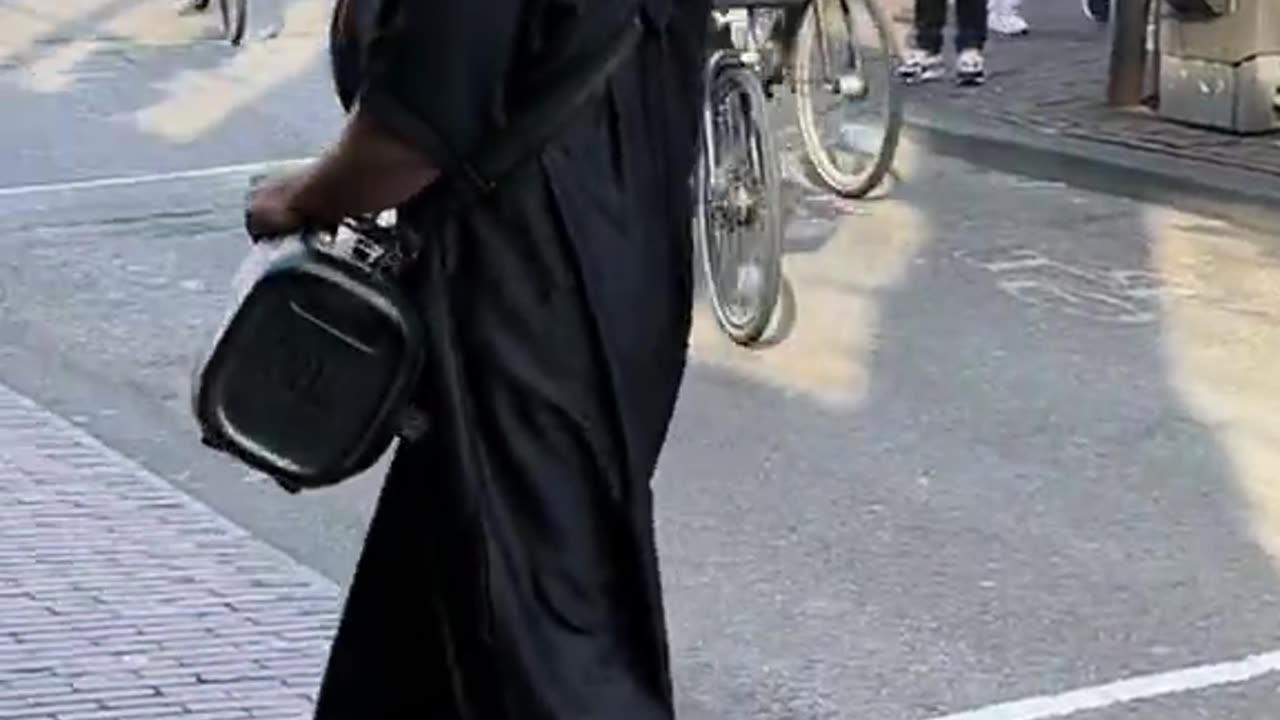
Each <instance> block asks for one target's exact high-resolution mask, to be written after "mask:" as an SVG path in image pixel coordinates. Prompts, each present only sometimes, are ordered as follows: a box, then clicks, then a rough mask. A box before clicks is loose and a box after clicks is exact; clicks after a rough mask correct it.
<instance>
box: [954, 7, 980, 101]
mask: <svg viewBox="0 0 1280 720" xmlns="http://www.w3.org/2000/svg"><path fill="white" fill-rule="evenodd" d="M986 44H987V0H956V82H958V83H960V84H961V85H981V84H982V83H983V82H984V81H985V80H986V79H987V70H986V62H985V60H984V58H983V55H982V51H983V48H985V47H986Z"/></svg>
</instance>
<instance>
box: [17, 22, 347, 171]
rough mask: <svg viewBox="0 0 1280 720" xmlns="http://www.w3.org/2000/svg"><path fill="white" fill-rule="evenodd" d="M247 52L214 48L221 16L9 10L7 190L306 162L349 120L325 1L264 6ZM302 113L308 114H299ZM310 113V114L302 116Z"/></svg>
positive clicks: (218, 43) (222, 46) (220, 45)
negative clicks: (334, 95)
mask: <svg viewBox="0 0 1280 720" xmlns="http://www.w3.org/2000/svg"><path fill="white" fill-rule="evenodd" d="M250 5H251V6H252V7H251V10H250V12H251V17H252V20H251V22H252V24H253V27H254V28H256V29H262V28H264V27H266V26H271V25H282V30H281V32H280V33H279V34H278V35H277V36H276V37H274V39H259V38H256V37H251V38H250V39H249V41H248V42H247V44H246V45H245V46H244V47H241V48H238V49H236V48H232V47H230V46H229V45H227V44H226V43H224V42H221V41H214V40H211V39H209V35H210V32H211V31H212V30H214V29H215V28H216V24H217V22H218V21H217V19H216V16H217V13H216V10H211V11H210V12H209V13H206V14H205V15H204V16H197V17H180V16H179V15H178V12H177V8H176V5H175V4H174V3H172V2H170V0H65V2H60V3H58V4H56V5H54V6H50V5H49V4H48V3H40V2H37V0H12V1H11V2H10V3H9V4H7V5H5V6H3V7H0V21H3V23H4V30H3V31H2V32H0V62H3V69H2V70H0V98H3V99H4V100H5V104H6V106H8V107H12V108H21V112H15V113H10V114H9V115H7V116H6V120H5V121H4V122H3V124H2V125H0V131H2V132H4V133H5V136H6V138H7V139H9V140H10V147H12V148H14V150H12V151H11V152H12V153H14V155H13V156H12V157H8V158H6V160H7V162H6V163H4V168H5V170H4V171H3V177H0V182H3V183H4V184H7V185H11V186H12V185H21V184H24V183H34V182H47V181H63V180H70V179H82V178H85V177H99V176H110V175H121V174H136V173H145V172H157V171H167V170H176V169H186V168H190V167H199V166H206V165H211V164H224V163H235V162H252V161H258V160H261V159H263V158H273V157H281V156H282V154H286V153H288V154H292V155H294V156H296V155H301V154H307V153H309V152H311V151H313V150H314V149H315V148H316V147H318V146H319V145H320V144H321V143H322V142H323V141H324V140H325V139H326V137H327V135H328V134H329V133H331V131H332V126H333V125H332V123H336V121H337V119H338V118H339V117H340V110H339V109H338V107H337V103H336V101H335V102H333V103H331V104H330V105H331V110H330V111H331V112H332V115H331V116H327V115H325V113H324V112H320V113H319V114H317V113H316V110H317V104H316V103H315V102H314V98H315V96H316V95H315V94H316V93H317V92H319V93H324V94H326V95H329V94H331V91H330V89H329V87H330V85H329V79H328V67H327V57H326V56H325V54H324V52H323V48H324V42H325V38H326V33H325V29H326V28H327V23H326V19H327V11H328V3H327V2H325V0H255V1H254V2H251V3H250ZM304 101H305V103H304ZM302 108H305V112H303V111H302V110H301V109H302Z"/></svg>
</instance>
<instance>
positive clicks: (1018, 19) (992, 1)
mask: <svg viewBox="0 0 1280 720" xmlns="http://www.w3.org/2000/svg"><path fill="white" fill-rule="evenodd" d="M1021 4H1022V3H1021V2H1020V1H1019V0H989V2H988V3H987V29H989V30H990V31H991V32H993V33H996V34H998V35H1026V34H1027V32H1028V31H1029V30H1030V29H1031V26H1030V25H1028V24H1027V21H1026V19H1025V18H1023V17H1022V13H1021V12H1019V5H1021Z"/></svg>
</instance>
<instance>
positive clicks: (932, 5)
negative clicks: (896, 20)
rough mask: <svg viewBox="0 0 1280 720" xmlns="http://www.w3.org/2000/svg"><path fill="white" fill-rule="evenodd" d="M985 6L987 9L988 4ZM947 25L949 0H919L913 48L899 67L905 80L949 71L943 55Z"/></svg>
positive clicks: (920, 78)
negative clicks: (943, 42)
mask: <svg viewBox="0 0 1280 720" xmlns="http://www.w3.org/2000/svg"><path fill="white" fill-rule="evenodd" d="M982 1H983V2H986V0H982ZM983 10H984V12H985V10H986V6H985V5H984V6H983ZM983 22H985V19H984V21H983ZM946 25H947V0H916V8H915V30H914V32H913V33H912V40H911V48H910V49H909V50H907V53H906V55H905V56H904V57H903V60H902V65H901V66H899V68H898V74H899V75H900V76H901V77H902V79H903V80H905V81H907V82H924V81H926V80H936V79H938V78H940V77H942V76H943V75H946V72H947V66H946V62H945V61H944V60H943V58H942V31H943V29H945V28H946Z"/></svg>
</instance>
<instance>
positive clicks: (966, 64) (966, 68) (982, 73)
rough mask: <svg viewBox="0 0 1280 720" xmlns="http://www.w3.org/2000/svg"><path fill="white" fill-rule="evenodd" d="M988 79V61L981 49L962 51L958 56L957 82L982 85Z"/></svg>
mask: <svg viewBox="0 0 1280 720" xmlns="http://www.w3.org/2000/svg"><path fill="white" fill-rule="evenodd" d="M986 81H987V63H986V60H985V59H984V58H983V57H982V51H981V50H975V49H972V48H971V49H969V50H962V51H960V55H959V56H958V57H957V58H956V82H957V83H959V84H961V85H981V84H982V83H984V82H986Z"/></svg>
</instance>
